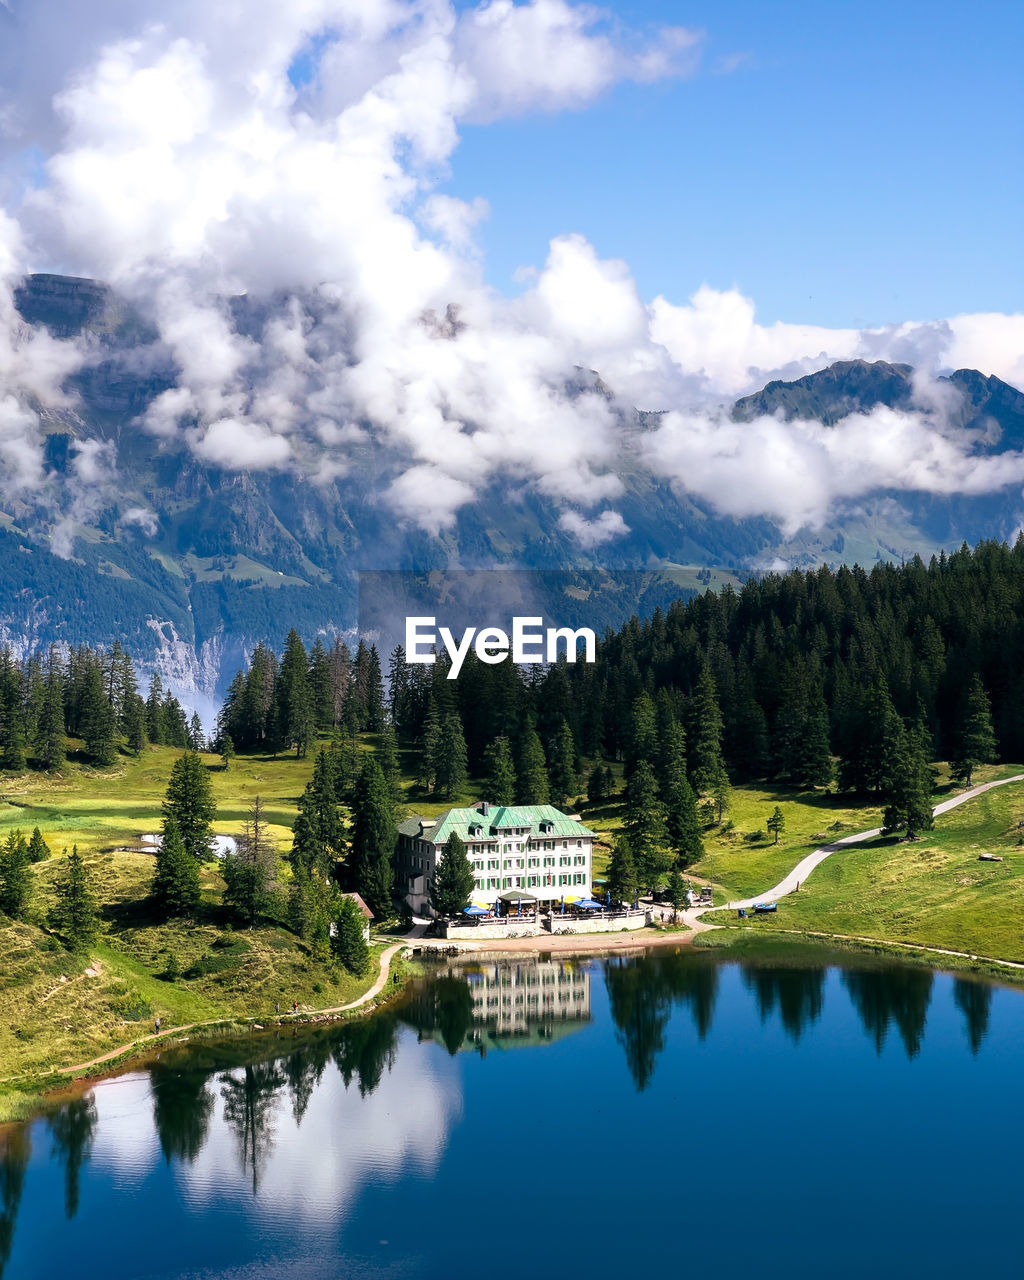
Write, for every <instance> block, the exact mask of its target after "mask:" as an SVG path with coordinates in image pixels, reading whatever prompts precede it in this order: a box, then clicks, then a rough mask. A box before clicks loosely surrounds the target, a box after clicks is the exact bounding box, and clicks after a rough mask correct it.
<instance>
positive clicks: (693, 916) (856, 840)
mask: <svg viewBox="0 0 1024 1280" xmlns="http://www.w3.org/2000/svg"><path fill="white" fill-rule="evenodd" d="M1008 782H1024V773H1016V774H1014V776H1013V777H1012V778H997V779H996V780H995V782H982V783H979V784H978V786H976V787H970V788H969V789H968V790H967V791H963V792H961V794H960V795H958V796H953V798H952V799H951V800H943V801H942V803H941V804H937V805H936V806H935V808H934V809H933V810H932V814H933V816H935V817H938V816H939V814H940V813H948V812H949V810H950V809H955V808H956V807H957V806H958V805H961V804H964V803H966V801H968V800H973V799H974V797H975V796H980V795H981V794H982V793H983V792H985V791H991V790H992V788H993V787H1005V786H1006V784H1007V783H1008ZM881 834H882V828H881V827H872V828H871V830H870V831H858V832H857V834H856V835H852V836H843V838H842V839H841V840H835V841H833V842H832V844H825V845H822V846H821V848H820V849H815V850H814V852H813V853H809V854H808V855H807V857H806V858H802V859H801V860H800V861H799V862H798V863H797V864H796V866H795V867H794V868H793V870H792V871H791V872H790V873H789V875H787V876H786V877H785V878H784V879H783V880H780V881H779V883H778V884H777V885H775V886H774V887H773V888H771V889H765V891H764V892H763V893H759V894H757V896H756V897H753V898H741V899H739V900H737V901H735V902H730V903H728V904H727V905H726V906H720V907H703V908H701V907H691V908H690V909H689V910H688V911H684V912H683V919H684V921H685V922H686V923H687V924H688V925H689V926H690V928H691V929H693V930H694V931H695V932H697V933H700V932H701V931H702V930H704V929H713V928H715V927H716V926H715V925H712V924H708V923H707V922H706V921H704V920H701V919H699V917H700V916H703V915H705V914H706V913H707V912H710V911H730V910H737V909H738V908H739V907H746V908H749V907H752V906H753V905H754V903H755V902H774V900H775V899H776V898H784V897H785V896H786V895H787V894H789V893H793V892H794V891H795V890H796V889H797V888H799V886H800V885H802V884H803V883H804V881H805V880H806V879H807V877H808V876H809V875H810V874H811V872H812V871H813V870H814V868H815V867H816V866H818V865H819V864H820V863H822V862H824V861H825V859H826V858H830V857H831V856H832V854H834V853H839V852H840V851H841V850H842V849H844V848H845V847H846V846H847V845H851V844H861V843H863V842H864V841H865V840H873V839H874V838H875V836H880V835H881ZM928 949H929V950H932V951H934V950H937V948H935V947H930V948H928ZM944 954H948V955H966V954H967V953H966V952H961V951H950V952H946V953H944Z"/></svg>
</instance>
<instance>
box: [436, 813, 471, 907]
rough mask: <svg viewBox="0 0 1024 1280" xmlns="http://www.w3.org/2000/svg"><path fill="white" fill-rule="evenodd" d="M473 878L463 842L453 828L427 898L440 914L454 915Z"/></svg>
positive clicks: (463, 903)
mask: <svg viewBox="0 0 1024 1280" xmlns="http://www.w3.org/2000/svg"><path fill="white" fill-rule="evenodd" d="M475 884H476V878H475V876H474V875H473V864H472V862H470V860H469V856H468V855H467V853H466V844H465V841H464V840H463V839H462V837H461V836H460V835H459V834H458V832H455V831H453V832H452V833H451V835H450V836H449V837H448V839H447V840H446V841H445V846H444V852H443V853H442V855H441V861H440V864H439V865H438V867H437V869H436V870H435V872H434V878H433V880H431V882H430V902H431V905H432V906H433V908H434V910H435V911H436V912H437V914H438V915H439V916H448V917H451V916H457V915H458V914H459V912H460V911H461V910H462V909H463V907H464V906H465V905H466V903H467V902H468V901H469V895H470V894H471V893H472V892H473V888H474V885H475Z"/></svg>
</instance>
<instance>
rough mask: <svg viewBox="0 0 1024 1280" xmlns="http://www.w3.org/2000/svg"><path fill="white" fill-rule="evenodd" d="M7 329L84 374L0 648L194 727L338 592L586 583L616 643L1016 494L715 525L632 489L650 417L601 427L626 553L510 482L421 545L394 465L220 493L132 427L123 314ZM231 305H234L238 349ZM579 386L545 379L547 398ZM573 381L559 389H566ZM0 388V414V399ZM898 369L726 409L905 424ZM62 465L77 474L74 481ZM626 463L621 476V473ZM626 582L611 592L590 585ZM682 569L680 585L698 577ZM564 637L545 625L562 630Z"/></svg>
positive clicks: (371, 448)
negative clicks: (719, 587)
mask: <svg viewBox="0 0 1024 1280" xmlns="http://www.w3.org/2000/svg"><path fill="white" fill-rule="evenodd" d="M16 304H17V306H18V308H19V310H20V312H21V315H22V317H23V318H24V320H25V321H27V322H28V323H30V324H32V325H39V326H45V327H46V328H47V329H49V330H50V331H51V332H52V333H53V334H55V335H56V336H58V337H62V338H81V337H85V338H87V339H88V340H89V341H90V342H91V343H92V344H93V347H94V358H93V359H92V360H91V361H90V363H89V364H88V366H87V367H86V368H84V369H82V370H81V371H80V372H78V373H77V374H75V375H73V376H72V378H71V379H69V383H68V387H67V389H68V391H70V392H71V393H72V395H73V397H74V400H73V407H67V406H53V405H47V404H43V405H39V406H37V409H38V412H39V414H40V417H41V419H42V422H43V424H44V430H45V460H46V467H47V472H48V480H47V484H46V487H45V491H44V492H42V493H38V494H37V493H28V492H26V493H20V494H17V495H15V496H13V497H9V498H8V499H7V500H6V504H5V509H4V510H3V511H0V641H4V642H7V643H10V644H11V645H12V646H14V647H15V648H16V649H17V650H19V651H21V652H24V651H26V650H27V649H30V648H33V647H36V646H40V645H45V644H48V643H50V642H51V641H55V640H56V641H62V642H66V643H72V644H73V643H76V642H80V641H89V642H92V643H96V642H109V641H112V640H113V639H115V638H117V639H120V640H121V641H122V642H123V643H125V644H126V645H127V647H129V649H130V650H131V651H132V652H133V653H134V654H135V655H137V657H138V658H139V659H140V665H141V666H142V668H143V669H144V670H145V669H147V668H153V669H157V670H159V671H160V672H161V674H162V675H163V677H164V679H165V681H166V682H168V683H170V684H171V685H172V687H174V689H175V690H176V691H177V692H178V693H179V696H181V697H182V699H183V701H185V702H186V703H188V704H190V705H192V706H196V707H198V708H199V709H200V710H201V711H202V712H203V713H204V715H206V716H207V717H208V716H209V714H210V710H211V708H212V706H213V704H214V701H215V700H216V699H217V698H219V696H220V695H221V694H222V692H223V690H224V688H225V686H226V684H227V682H228V681H229V680H230V678H231V676H232V675H233V674H234V671H235V670H236V669H237V668H238V667H239V666H240V665H241V664H242V662H243V661H244V659H245V657H246V655H247V653H248V652H250V651H251V649H252V647H253V646H254V645H255V643H256V642H257V641H258V640H267V641H270V642H272V643H274V644H275V645H278V646H280V644H281V642H282V641H283V638H284V634H285V632H286V631H287V630H288V628H289V627H291V626H295V627H296V628H297V629H298V630H299V631H300V633H302V634H303V635H304V636H305V637H306V638H307V639H311V638H312V637H313V636H314V635H315V634H316V633H317V632H327V633H330V632H334V631H339V632H352V631H353V630H354V628H355V626H356V621H357V606H358V578H357V575H358V572H359V571H365V570H393V569H396V568H397V569H408V570H417V571H420V572H421V573H423V574H427V573H429V571H431V570H434V569H441V568H448V567H453V566H454V567H460V568H467V569H468V568H479V567H488V566H517V567H519V568H531V569H544V570H548V571H550V570H554V569H559V570H562V569H570V570H573V571H574V573H576V574H577V575H579V574H580V573H582V572H583V571H588V570H589V571H591V573H592V575H596V577H594V576H592V578H591V579H590V580H586V579H584V578H580V577H578V576H577V577H575V578H574V577H573V575H572V574H570V575H568V576H567V577H558V576H556V577H554V578H551V579H550V580H549V581H548V583H547V585H546V586H544V585H542V588H541V594H543V592H544V591H547V592H548V593H549V597H550V598H549V599H548V600H547V602H546V604H544V610H545V612H548V611H549V609H550V612H552V613H557V612H559V610H560V609H561V612H562V613H563V614H564V613H565V606H566V602H567V601H568V600H570V599H578V598H579V599H583V598H586V597H587V596H588V594H589V593H590V592H591V591H592V589H593V585H594V582H595V581H597V580H600V588H601V590H602V591H603V593H604V594H603V595H602V607H601V610H600V621H601V623H604V622H607V623H608V624H610V625H616V624H617V623H618V622H620V621H621V620H622V619H623V618H624V617H628V616H629V614H630V613H631V612H633V611H635V610H636V609H638V608H645V607H646V608H651V607H653V606H654V604H656V603H658V602H660V601H662V600H663V599H665V598H667V597H668V596H669V595H670V594H679V592H680V590H681V589H687V588H689V589H693V588H701V587H702V586H703V585H704V582H705V581H706V580H707V579H708V578H709V577H710V576H711V575H710V574H705V573H704V572H703V568H704V567H713V568H714V569H715V571H716V573H717V580H718V581H723V580H732V581H738V580H740V579H741V578H742V577H743V576H744V575H745V574H747V573H749V572H751V571H752V570H756V569H757V567H758V566H760V567H765V566H768V565H771V564H772V563H773V562H775V561H777V560H782V561H785V562H787V563H791V564H805V565H810V564H817V563H822V562H831V563H834V562H837V561H839V560H849V561H853V560H858V561H860V562H861V563H869V562H871V561H873V560H876V559H880V558H896V559H899V558H901V557H904V556H907V555H912V554H914V553H917V552H920V553H922V554H925V555H927V554H929V553H931V552H933V551H936V550H938V549H939V548H940V547H943V546H946V547H949V546H953V545H959V543H960V542H961V541H962V540H964V539H967V540H968V541H974V540H976V539H978V538H980V537H986V536H988V537H1005V536H1009V535H1010V534H1011V533H1012V532H1013V530H1014V528H1015V526H1016V523H1018V522H1019V513H1018V507H1019V503H1018V502H1017V500H1016V498H1017V495H1015V494H1011V495H1009V496H1008V497H1005V498H1003V497H1001V496H1000V495H991V494H989V495H986V496H984V497H979V498H943V497H936V496H934V495H927V494H911V495H908V494H905V493H887V492H879V493H878V494H877V495H871V498H870V500H864V501H860V502H859V503H858V504H856V507H855V508H853V509H851V510H848V511H847V512H845V514H843V515H842V516H841V517H837V519H836V520H835V521H834V522H833V523H831V524H829V525H828V526H827V527H826V528H824V529H821V530H817V531H814V532H809V531H801V532H800V533H799V534H797V535H796V536H790V537H787V536H785V535H784V533H783V531H782V529H781V528H780V526H779V525H778V523H776V522H775V521H773V520H770V519H768V518H765V517H750V518H745V519H737V518H733V517H731V516H727V515H722V514H719V513H718V512H716V510H715V508H714V505H713V504H712V503H711V502H709V501H707V500H704V499H700V498H698V497H696V496H694V495H693V494H689V493H682V492H680V491H679V490H678V488H676V487H674V486H673V485H672V484H671V483H670V482H669V481H668V480H666V479H664V478H662V477H659V476H656V475H652V474H651V471H650V469H649V468H647V467H645V466H642V465H641V464H640V462H639V460H638V458H637V450H638V449H639V447H640V446H639V442H640V441H641V440H642V438H643V437H644V435H645V433H648V432H650V431H652V430H654V429H656V428H657V426H658V423H659V421H660V417H659V415H658V414H653V413H644V414H639V413H638V414H635V415H634V416H633V419H632V420H628V419H626V418H624V419H623V423H622V434H623V451H622V458H623V461H622V464H621V467H620V470H619V473H618V474H619V478H620V480H621V482H622V485H623V489H624V492H623V494H622V496H621V497H620V498H618V499H617V500H616V502H615V507H616V509H617V510H618V511H619V512H620V513H621V515H622V517H623V519H624V521H625V524H626V525H627V526H628V533H627V534H626V535H625V536H623V537H621V538H618V539H615V540H614V541H611V542H607V543H605V544H604V545H601V546H598V547H597V548H595V549H593V550H590V551H586V550H581V546H580V544H579V543H578V542H577V541H576V540H575V539H574V537H573V536H572V534H571V532H569V531H568V530H567V529H565V528H563V527H562V526H561V525H560V523H559V519H558V514H559V513H558V510H557V509H556V508H555V507H554V505H553V504H552V503H551V502H550V501H549V500H547V499H546V498H544V497H543V496H542V495H540V494H538V493H537V492H536V491H534V490H531V489H529V488H527V487H525V486H521V485H518V484H516V483H515V482H513V481H504V482H500V483H498V482H495V483H492V484H490V485H487V486H484V487H483V488H482V489H481V491H480V492H479V493H478V494H477V495H476V500H475V501H474V502H473V503H472V504H470V505H468V506H464V507H462V508H461V509H460V511H459V514H458V517H457V520H456V523H455V525H454V527H453V528H452V529H451V530H447V531H444V532H442V533H441V534H440V535H438V536H436V537H430V536H428V535H427V534H425V533H424V532H423V531H422V530H420V529H418V528H416V527H414V526H412V525H409V524H403V523H402V522H400V521H398V520H396V518H395V516H394V513H393V511H392V509H391V507H390V506H389V505H388V504H387V503H386V502H385V501H384V499H383V496H382V495H383V493H384V491H385V489H386V488H387V486H388V485H389V484H390V483H391V481H392V480H393V479H394V478H395V476H396V475H397V474H398V472H399V469H400V466H401V463H400V461H399V460H397V459H396V458H394V457H393V456H391V455H389V454H388V453H387V452H386V451H385V449H384V448H383V447H382V446H380V445H379V444H378V443H375V442H374V441H373V440H372V438H371V437H370V436H369V435H368V434H367V436H366V437H365V438H364V439H363V440H361V441H360V442H358V443H357V444H356V445H354V446H353V448H352V451H351V453H350V455H349V461H350V463H351V467H350V470H349V471H348V473H347V474H346V475H345V476H341V477H338V478H337V479H334V480H332V481H330V482H329V483H312V482H309V481H306V480H303V479H302V478H300V477H299V476H297V475H294V474H290V473H279V472H251V473H249V472H238V471H229V470H225V469H222V468H219V467H217V466H215V465H213V464H211V463H209V462H205V461H203V460H201V459H199V458H198V457H196V456H195V455H194V454H193V453H192V452H191V451H189V450H188V449H187V448H186V447H185V446H184V444H183V443H181V442H180V441H179V442H171V441H168V440H167V439H163V438H160V437H156V436H153V435H149V434H147V433H145V432H143V431H141V430H140V429H138V427H137V426H136V425H134V424H135V421H136V419H137V418H138V416H139V414H141V413H142V412H143V411H144V410H145V409H146V407H147V405H149V404H150V403H151V402H152V400H153V399H154V398H155V397H156V396H157V395H159V394H160V393H161V392H162V391H165V390H167V389H168V388H170V387H172V386H174V385H175V368H174V366H173V363H172V362H171V361H170V359H169V356H168V354H167V352H166V350H165V349H164V348H163V347H162V345H161V344H160V342H159V340H158V335H157V333H156V332H155V330H154V329H153V328H152V326H151V325H149V324H147V323H146V322H145V321H144V320H143V319H142V318H140V316H139V315H138V314H137V313H136V312H135V311H134V310H133V308H131V307H130V306H128V305H127V304H125V303H124V302H123V301H121V300H119V299H118V298H117V296H116V295H115V294H114V293H112V292H111V290H109V289H107V288H106V287H105V286H103V285H100V284H97V283H96V282H94V281H89V280H78V279H72V278H68V277H62V276H53V275H37V276H30V277H28V278H27V279H26V280H25V281H24V283H23V284H22V286H21V287H20V289H19V290H18V291H17V294H16ZM247 306H248V304H247V303H246V301H245V300H244V299H243V300H238V301H237V302H236V303H235V304H234V309H235V322H236V325H237V327H238V328H239V330H240V331H242V330H244V328H245V326H246V325H247V324H249V325H251V327H252V329H253V331H254V332H257V331H258V326H257V324H256V320H255V318H254V317H253V316H252V315H248V314H247V312H246V308H247ZM588 378H589V379H590V381H589V387H590V389H593V388H594V387H595V386H596V387H597V388H598V389H599V390H603V384H601V383H600V379H597V378H596V375H585V374H583V373H581V372H580V371H577V372H576V374H572V375H571V376H570V377H569V378H567V383H566V393H567V394H570V395H571V394H574V387H576V389H577V390H578V389H579V388H580V387H582V386H583V385H584V384H585V383H587V379H588ZM574 379H575V381H574ZM938 387H939V390H938V392H937V394H941V395H944V396H946V397H947V398H948V400H949V404H948V406H947V410H948V412H947V416H948V417H949V418H950V420H951V421H953V423H954V425H957V426H964V427H968V428H970V429H971V430H973V431H975V432H977V449H978V450H980V451H982V452H985V453H993V454H994V453H998V452H1001V451H1005V450H1007V449H1011V448H1019V447H1020V446H1021V442H1022V441H1024V396H1022V395H1021V394H1020V393H1019V392H1017V391H1016V390H1015V389H1014V388H1012V387H1010V386H1008V385H1007V384H1005V383H1002V382H1000V381H999V380H998V379H997V378H991V377H985V376H984V375H982V374H980V373H978V372H976V371H974V370H959V371H957V372H956V373H954V374H952V375H951V376H950V377H949V378H948V379H940V380H939V384H938ZM2 390H3V389H2V387H0V393H2ZM915 395H916V392H915V387H914V383H913V372H912V370H911V369H910V368H909V367H908V366H906V365H891V364H884V363H881V362H878V363H874V364H869V363H865V362H863V361H853V362H844V363H841V364H836V365H833V366H832V367H831V368H828V369H825V370H822V371H821V372H819V373H815V374H811V375H810V376H808V377H805V378H801V379H799V380H797V381H795V382H771V383H769V384H768V385H767V386H766V387H765V388H764V389H763V390H762V391H760V392H758V393H757V394H756V395H753V396H748V397H745V398H744V399H742V400H739V401H737V402H736V404H735V405H734V406H732V408H731V415H732V419H733V421H735V422H737V423H748V422H752V421H753V420H754V419H755V418H757V417H759V416H762V415H779V416H781V417H784V418H794V417H798V418H815V419H818V420H819V421H821V422H823V423H825V424H826V425H832V424H835V423H836V422H838V421H839V420H840V419H841V418H843V417H846V416H847V415H848V414H850V413H861V412H867V411H869V410H870V409H871V408H873V407H875V406H877V405H887V406H889V407H891V408H896V409H904V408H909V407H910V406H911V405H913V404H914V403H915ZM83 459H84V460H86V461H87V462H88V463H89V465H88V466H84V465H83ZM633 459H636V461H635V462H634V461H633ZM624 569H628V570H641V571H642V572H640V573H637V574H634V575H633V576H632V577H626V578H623V579H621V580H619V581H618V582H617V583H613V582H612V580H611V579H610V578H609V577H608V572H607V571H610V570H624ZM698 570H701V572H700V573H698ZM568 620H569V619H568V618H566V619H565V621H568Z"/></svg>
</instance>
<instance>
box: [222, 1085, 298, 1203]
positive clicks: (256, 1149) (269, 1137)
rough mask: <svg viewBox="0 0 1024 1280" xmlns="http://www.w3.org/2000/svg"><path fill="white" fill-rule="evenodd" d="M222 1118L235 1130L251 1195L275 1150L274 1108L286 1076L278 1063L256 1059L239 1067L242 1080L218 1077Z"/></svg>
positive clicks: (254, 1191) (257, 1188) (257, 1186)
mask: <svg viewBox="0 0 1024 1280" xmlns="http://www.w3.org/2000/svg"><path fill="white" fill-rule="evenodd" d="M220 1079H221V1085H222V1086H223V1087H222V1089H221V1097H222V1098H223V1099H224V1119H225V1121H226V1122H227V1124H228V1125H229V1127H230V1128H232V1129H233V1130H234V1131H235V1140H236V1142H237V1143H238V1155H239V1159H240V1161H241V1166H242V1169H243V1170H244V1171H245V1172H246V1173H251V1174H252V1191H253V1195H255V1194H256V1192H257V1191H258V1190H259V1184H260V1177H261V1176H262V1173H263V1169H264V1167H265V1166H266V1163H267V1161H268V1160H269V1158H270V1153H271V1152H272V1151H273V1149H274V1111H275V1109H276V1103H277V1095H278V1093H279V1092H280V1091H281V1089H282V1088H283V1086H284V1083H285V1078H284V1075H283V1074H282V1072H281V1070H280V1067H279V1066H278V1063H277V1062H258V1063H255V1064H252V1065H249V1066H246V1067H244V1068H243V1069H242V1076H241V1079H239V1078H237V1077H236V1076H232V1075H223V1076H221V1078H220Z"/></svg>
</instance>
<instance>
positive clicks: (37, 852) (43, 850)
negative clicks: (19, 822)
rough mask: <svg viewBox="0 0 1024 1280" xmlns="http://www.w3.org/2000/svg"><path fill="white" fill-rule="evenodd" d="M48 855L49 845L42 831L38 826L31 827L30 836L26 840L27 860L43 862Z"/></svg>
mask: <svg viewBox="0 0 1024 1280" xmlns="http://www.w3.org/2000/svg"><path fill="white" fill-rule="evenodd" d="M49 856H50V846H49V845H48V844H47V843H46V841H45V840H44V839H43V833H42V832H41V831H40V830H39V828H38V827H33V828H32V838H31V839H30V840H29V842H28V860H29V862H43V861H44V860H45V859H46V858H48V857H49Z"/></svg>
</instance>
